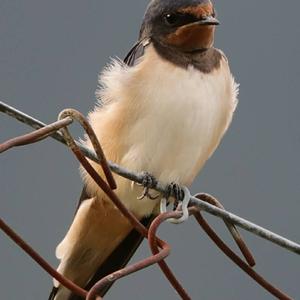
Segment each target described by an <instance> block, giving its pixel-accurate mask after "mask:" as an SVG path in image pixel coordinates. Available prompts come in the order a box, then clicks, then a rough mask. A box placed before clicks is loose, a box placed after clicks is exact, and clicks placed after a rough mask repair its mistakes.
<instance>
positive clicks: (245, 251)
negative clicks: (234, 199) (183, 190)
mask: <svg viewBox="0 0 300 300" xmlns="http://www.w3.org/2000/svg"><path fill="white" fill-rule="evenodd" d="M197 197H198V198H199V199H201V200H203V201H205V202H208V203H209V204H212V205H214V206H216V207H218V208H221V209H223V210H225V208H224V206H223V205H222V204H221V203H220V201H218V200H217V199H216V198H215V197H213V196H211V195H209V194H204V193H203V194H198V195H197ZM224 223H225V225H226V226H227V228H228V230H229V231H230V233H231V235H232V237H233V239H234V240H235V242H236V244H237V246H238V247H239V249H240V250H241V252H242V254H243V255H244V257H245V259H246V261H247V263H248V264H249V266H250V267H254V266H255V265H256V263H255V259H254V257H253V255H252V253H251V251H250V250H249V248H248V247H247V245H246V243H245V241H244V240H243V237H242V236H241V234H240V233H239V231H238V230H237V228H236V227H235V225H234V224H232V223H231V222H230V221H227V220H224Z"/></svg>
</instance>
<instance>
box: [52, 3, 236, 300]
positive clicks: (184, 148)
mask: <svg viewBox="0 0 300 300" xmlns="http://www.w3.org/2000/svg"><path fill="white" fill-rule="evenodd" d="M217 25H219V21H218V19H217V17H216V11H215V8H214V4H213V3H212V2H211V1H210V0H152V1H150V2H149V3H148V6H147V9H146V12H145V15H144V18H143V22H142V25H141V29H140V34H139V38H138V41H137V43H136V44H135V45H134V46H133V47H132V49H131V50H130V52H129V53H128V55H127V56H126V58H125V59H124V60H123V61H122V60H120V59H118V58H116V59H112V60H111V61H110V63H109V64H108V65H107V67H105V68H104V70H103V71H102V72H101V73H100V75H99V86H98V88H97V90H96V98H97V103H96V106H95V108H94V109H93V110H92V111H91V112H90V113H89V115H88V120H89V122H90V124H91V126H92V128H93V130H94V131H95V134H96V136H97V138H98V139H99V141H100V143H101V145H102V147H103V151H104V153H105V155H106V157H107V159H108V160H110V161H112V162H115V163H117V164H119V165H121V166H123V167H125V168H127V169H129V170H131V171H134V172H143V171H146V172H148V173H147V174H151V175H149V176H148V177H146V178H148V179H149V178H150V179H151V178H155V179H156V180H158V181H159V182H161V183H163V184H166V185H169V186H171V185H172V184H174V183H175V185H178V186H190V185H191V184H192V182H193V181H194V179H195V177H196V176H197V174H198V173H199V172H200V170H201V169H202V167H203V166H204V164H205V163H206V161H207V160H208V159H209V158H210V157H211V155H212V154H213V153H214V151H215V150H216V148H217V147H218V145H219V144H220V141H221V139H222V138H223V136H224V134H225V132H226V131H227V129H228V127H229V125H230V123H231V121H232V118H233V115H234V112H235V110H236V106H237V103H238V92H239V85H238V84H237V83H236V81H235V79H234V77H233V75H232V73H231V70H230V67H229V62H228V59H227V57H226V56H225V54H224V53H223V52H222V51H221V50H219V49H217V48H215V47H214V36H215V30H216V26H217ZM84 143H85V145H86V146H87V147H91V143H90V142H89V140H88V139H86V140H85V141H84ZM91 164H92V165H93V167H94V168H95V170H96V171H97V172H99V174H101V175H103V174H102V170H101V167H100V166H99V165H98V164H96V163H94V162H91ZM81 174H82V178H83V183H84V187H83V192H82V195H81V197H80V200H79V204H78V207H77V211H76V213H75V216H74V219H73V222H72V224H71V226H70V228H69V230H68V232H67V234H66V236H65V237H64V238H63V240H62V241H61V243H60V244H59V245H58V246H57V248H56V256H57V258H58V259H59V260H60V264H59V266H58V269H57V270H58V272H60V273H61V274H62V275H64V276H65V277H67V278H68V279H70V280H72V281H73V282H74V283H76V284H77V285H79V286H81V287H83V288H87V289H89V288H90V287H91V286H92V285H93V284H94V283H95V282H97V281H98V280H99V279H100V278H102V277H103V276H105V275H107V274H110V273H111V272H112V271H115V270H117V269H119V268H121V267H123V266H124V265H126V264H127V263H128V261H129V259H130V258H131V256H132V255H133V253H134V252H135V250H136V249H137V247H138V246H139V244H140V243H141V241H142V237H141V236H140V235H139V234H138V233H137V232H136V231H135V230H134V229H133V228H132V226H131V225H130V223H129V222H128V220H127V219H126V218H125V217H124V216H123V215H122V214H121V213H120V212H119V211H118V209H117V208H116V207H115V206H114V205H113V204H112V202H111V201H110V200H109V199H108V197H107V196H106V195H105V194H104V192H103V191H102V190H101V189H100V188H99V187H98V186H97V185H96V183H95V182H94V181H93V180H92V179H91V177H90V176H89V175H88V174H87V173H86V172H85V170H84V169H81ZM151 176H152V177H151ZM115 180H116V182H117V186H118V187H117V189H116V194H117V195H118V197H119V198H120V199H121V201H122V202H123V204H124V205H125V206H126V208H127V209H128V210H130V211H131V212H132V213H133V214H134V215H135V216H136V217H137V218H138V219H139V220H141V222H143V223H144V224H145V225H146V226H147V225H148V224H149V222H150V221H151V219H152V218H153V216H155V215H156V214H157V213H158V212H159V210H158V206H159V201H160V198H161V196H160V197H158V198H156V197H151V194H150V193H149V194H146V195H144V196H145V197H142V199H141V198H139V197H138V196H139V195H140V194H141V192H142V191H143V190H142V189H143V187H140V186H138V185H132V184H131V182H130V181H128V180H126V179H124V178H122V177H121V176H118V175H116V176H115ZM150 181H151V180H150ZM106 292H107V289H105V290H103V291H102V296H103V295H104V294H105V293H106ZM49 299H50V300H75V299H81V298H80V297H78V296H76V295H74V294H72V292H71V291H69V290H68V289H67V288H65V287H63V286H62V285H61V284H60V283H58V282H57V281H55V280H54V287H53V289H52V292H51V294H50V296H49Z"/></svg>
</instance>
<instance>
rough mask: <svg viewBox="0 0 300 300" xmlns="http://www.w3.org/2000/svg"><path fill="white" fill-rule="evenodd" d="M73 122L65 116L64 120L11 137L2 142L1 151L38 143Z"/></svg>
mask: <svg viewBox="0 0 300 300" xmlns="http://www.w3.org/2000/svg"><path fill="white" fill-rule="evenodd" d="M72 122H73V120H72V119H71V118H65V119H63V120H60V121H57V122H54V123H52V124H50V125H47V126H45V127H43V128H41V129H38V130H35V131H33V132H30V133H28V134H24V135H22V136H18V137H15V138H13V139H10V140H8V141H6V142H4V143H2V144H0V153H2V152H5V151H7V150H9V149H11V148H13V147H17V146H24V145H28V144H33V143H37V142H39V141H41V140H43V139H45V138H47V137H48V136H49V135H51V134H52V133H54V132H56V131H57V130H59V129H60V128H62V127H65V126H67V125H70V124H71V123H72Z"/></svg>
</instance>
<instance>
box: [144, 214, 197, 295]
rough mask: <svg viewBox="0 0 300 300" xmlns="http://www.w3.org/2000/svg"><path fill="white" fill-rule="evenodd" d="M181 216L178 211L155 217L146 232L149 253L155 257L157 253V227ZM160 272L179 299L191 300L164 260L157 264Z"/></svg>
mask: <svg viewBox="0 0 300 300" xmlns="http://www.w3.org/2000/svg"><path fill="white" fill-rule="evenodd" d="M181 216H182V213H181V212H179V211H173V212H166V213H163V214H160V215H159V216H157V217H156V218H155V219H154V220H153V222H152V223H151V225H150V228H149V232H148V242H149V245H150V248H151V251H152V253H153V255H157V253H159V249H158V246H159V245H158V243H157V238H156V232H157V229H158V227H159V226H160V224H161V223H163V222H164V221H166V220H168V219H170V218H176V219H177V218H180V217H181ZM158 264H159V266H160V268H161V270H162V272H163V273H164V274H165V276H166V277H167V279H168V280H169V282H170V283H171V285H172V286H173V288H174V289H175V290H176V291H177V293H178V294H179V295H180V297H181V298H182V299H183V300H191V299H192V298H191V297H190V296H189V295H188V293H187V292H186V290H185V289H184V288H183V286H182V285H181V284H180V282H179V281H178V280H177V278H176V277H175V275H174V274H173V272H172V271H171V269H170V268H169V267H168V265H167V264H166V262H165V261H164V260H162V261H160V262H158Z"/></svg>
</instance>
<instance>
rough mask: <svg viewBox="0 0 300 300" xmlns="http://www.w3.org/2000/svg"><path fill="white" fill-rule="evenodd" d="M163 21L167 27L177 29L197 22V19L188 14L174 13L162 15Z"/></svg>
mask: <svg viewBox="0 0 300 300" xmlns="http://www.w3.org/2000/svg"><path fill="white" fill-rule="evenodd" d="M164 20H165V23H166V24H167V25H168V26H170V27H177V26H182V25H185V24H188V23H192V22H195V21H198V18H197V17H195V16H193V15H190V14H182V13H178V12H176V13H169V14H166V15H164Z"/></svg>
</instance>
